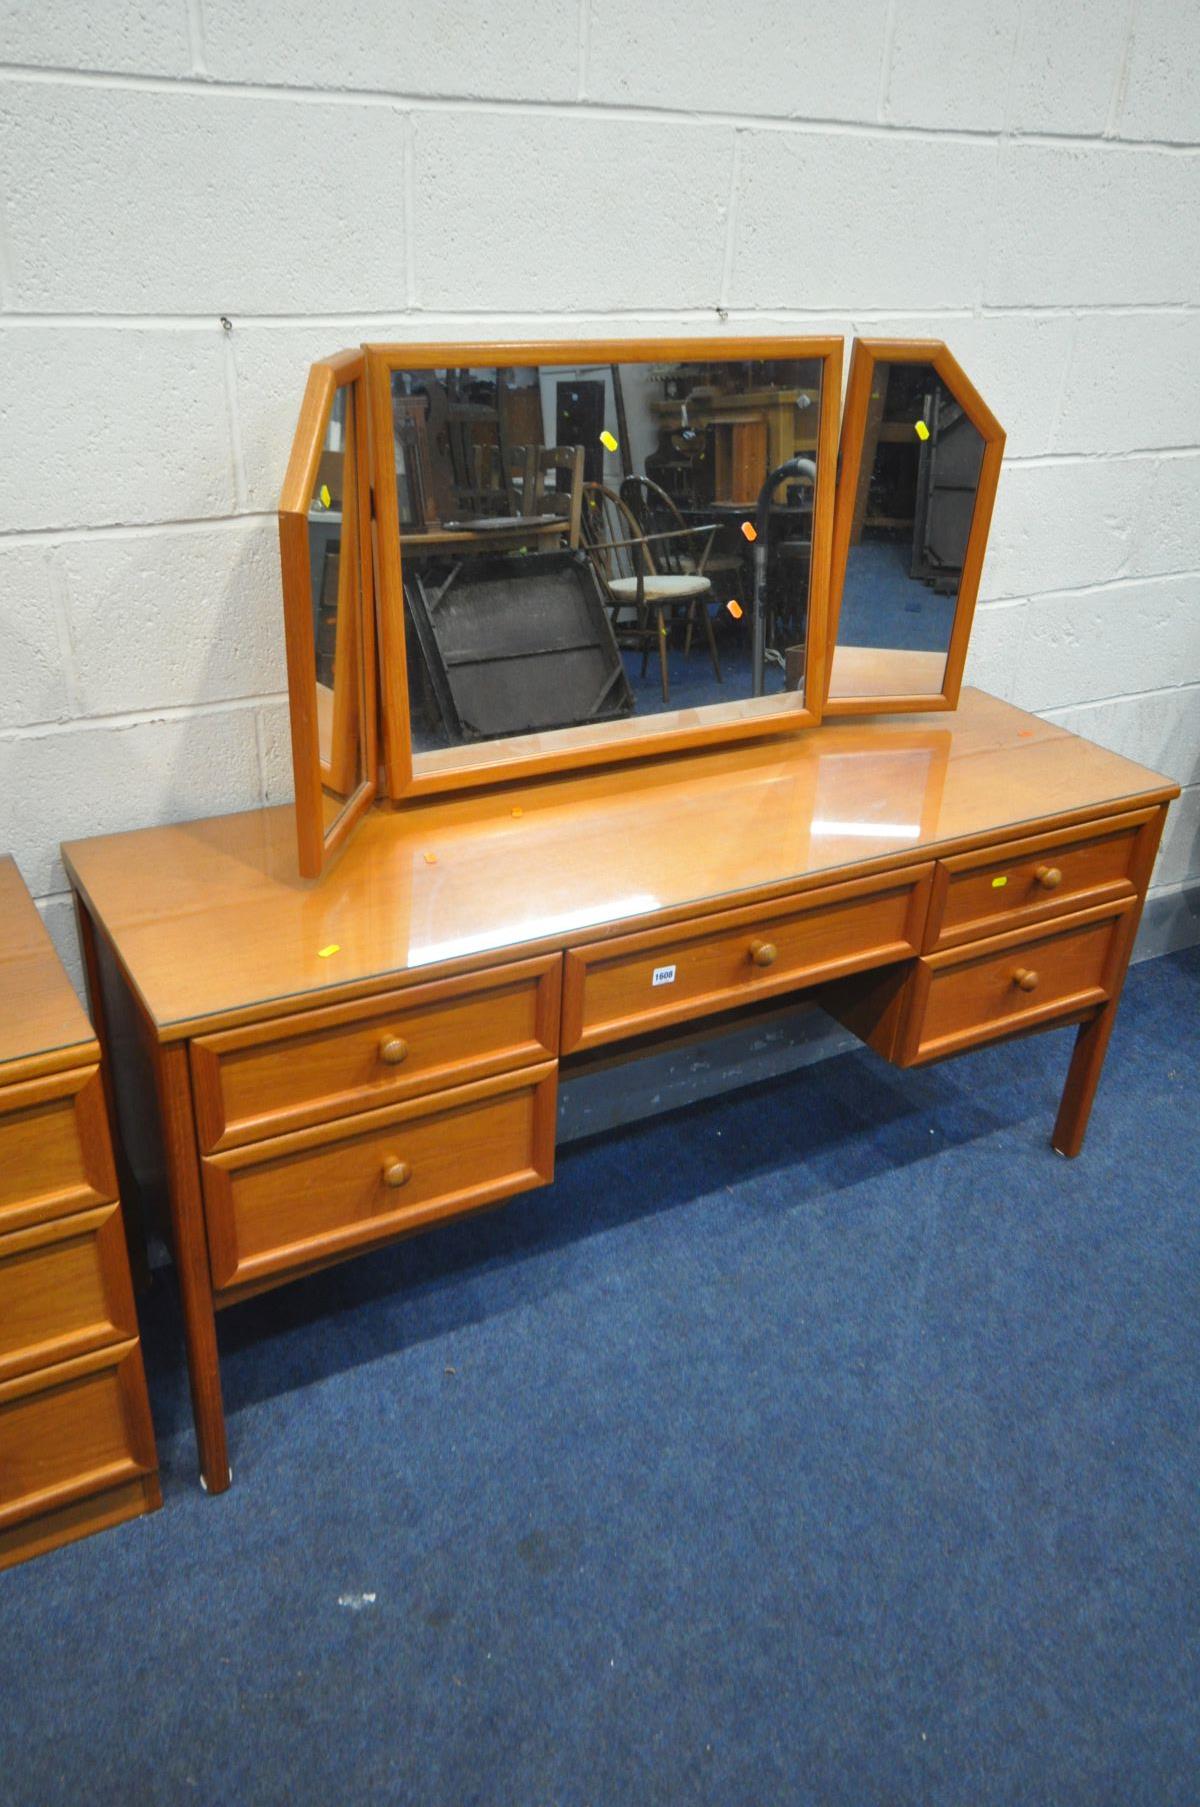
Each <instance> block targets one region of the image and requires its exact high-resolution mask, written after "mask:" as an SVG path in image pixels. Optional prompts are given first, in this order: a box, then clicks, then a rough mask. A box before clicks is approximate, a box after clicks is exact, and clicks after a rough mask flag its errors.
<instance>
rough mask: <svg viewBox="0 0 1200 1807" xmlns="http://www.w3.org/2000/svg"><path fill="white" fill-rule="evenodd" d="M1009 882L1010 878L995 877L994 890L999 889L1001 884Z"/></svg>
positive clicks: (993, 881)
mask: <svg viewBox="0 0 1200 1807" xmlns="http://www.w3.org/2000/svg"><path fill="white" fill-rule="evenodd" d="M1007 883H1008V880H1007V879H1006V878H994V879H993V880H992V890H993V891H999V890H1000V888H1001V886H1002V885H1006V884H1007Z"/></svg>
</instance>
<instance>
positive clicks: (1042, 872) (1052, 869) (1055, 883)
mask: <svg viewBox="0 0 1200 1807" xmlns="http://www.w3.org/2000/svg"><path fill="white" fill-rule="evenodd" d="M1034 877H1035V878H1036V879H1037V882H1038V884H1039V885H1040V886H1041V887H1042V889H1043V891H1057V890H1058V887H1059V886H1060V885H1061V884H1062V873H1061V872H1060V871H1059V869H1058V867H1057V866H1039V867H1038V869H1037V871H1036V872H1035V873H1034Z"/></svg>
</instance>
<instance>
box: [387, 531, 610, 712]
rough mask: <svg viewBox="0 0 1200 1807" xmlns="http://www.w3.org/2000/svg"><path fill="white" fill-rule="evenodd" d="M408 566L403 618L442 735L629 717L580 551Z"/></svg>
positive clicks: (605, 619)
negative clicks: (405, 616) (411, 633)
mask: <svg viewBox="0 0 1200 1807" xmlns="http://www.w3.org/2000/svg"><path fill="white" fill-rule="evenodd" d="M440 578H441V581H440V582H439V581H437V580H436V579H435V577H434V576H433V574H432V569H431V566H430V565H429V564H427V563H425V562H424V561H422V562H421V563H419V564H414V565H413V568H412V572H411V574H410V576H409V579H408V582H407V584H406V594H407V598H408V608H409V616H410V619H411V622H412V627H413V631H414V634H415V636H416V640H417V644H418V646H419V648H420V652H421V658H422V662H423V665H424V669H425V671H426V673H427V674H428V678H429V685H430V689H431V691H432V695H433V699H434V701H435V702H436V704H437V710H438V714H439V715H440V717H441V725H442V729H443V733H444V736H445V738H446V739H447V740H449V741H451V742H462V741H467V740H492V739H495V738H497V737H499V736H501V735H506V734H526V733H537V732H539V731H541V730H543V729H546V728H562V727H571V726H574V725H575V724H577V723H580V722H595V721H611V720H614V719H616V718H619V717H620V716H623V715H628V714H629V713H630V712H631V710H632V709H633V696H632V693H631V692H630V689H629V680H628V679H627V678H626V676H625V667H624V666H623V665H622V663H621V655H620V653H619V652H618V651H617V647H616V642H615V641H614V639H613V635H612V629H611V627H610V626H609V622H608V617H607V615H606V614H605V612H604V608H603V605H602V603H601V600H600V597H599V595H598V593H597V590H596V586H595V584H594V583H593V582H592V578H591V572H590V570H589V568H588V564H587V561H586V559H584V557H583V556H582V554H576V555H572V554H570V553H564V552H557V553H555V552H550V553H540V554H537V555H531V556H527V557H521V558H502V557H501V558H474V559H459V560H458V561H457V563H454V564H451V565H450V566H449V569H448V570H446V569H445V568H444V567H443V568H441V570H440Z"/></svg>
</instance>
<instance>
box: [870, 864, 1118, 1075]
mask: <svg viewBox="0 0 1200 1807" xmlns="http://www.w3.org/2000/svg"><path fill="white" fill-rule="evenodd" d="M1136 901H1137V900H1136V899H1135V898H1129V899H1128V900H1127V901H1126V902H1124V903H1118V904H1116V905H1100V906H1099V907H1097V908H1095V909H1092V910H1085V911H1082V912H1080V913H1079V914H1078V915H1076V916H1072V917H1069V918H1068V919H1067V920H1066V921H1065V922H1063V923H1056V924H1055V925H1054V928H1053V930H1051V931H1048V932H1047V933H1045V934H1040V935H1030V934H1028V932H1020V931H1018V932H1016V933H1010V934H1007V935H997V936H995V937H994V938H993V939H991V940H989V941H984V942H978V943H975V944H974V945H973V946H972V947H971V948H969V949H962V950H958V949H956V950H954V951H953V952H949V953H940V954H927V955H926V956H925V957H924V958H923V959H921V960H919V961H918V962H917V967H916V972H915V973H914V975H913V976H912V978H911V980H910V981H909V987H908V1009H907V1012H906V1017H907V1021H906V1025H905V1027H903V1028H902V1029H901V1031H900V1036H899V1049H898V1054H899V1058H900V1061H901V1064H902V1065H904V1066H909V1065H912V1064H914V1063H919V1062H921V1061H925V1060H936V1059H937V1058H938V1057H939V1056H941V1055H943V1054H954V1053H957V1052H959V1051H960V1050H961V1049H964V1048H969V1047H974V1046H976V1045H977V1044H979V1043H981V1042H986V1041H991V1040H993V1039H994V1038H995V1037H996V1036H1001V1035H1007V1034H1010V1033H1011V1032H1012V1031H1013V1030H1014V1029H1024V1028H1035V1027H1037V1026H1039V1025H1040V1024H1043V1023H1047V1022H1052V1021H1053V1020H1054V1019H1055V1018H1057V1017H1070V1016H1074V1015H1075V1014H1077V1013H1078V1012H1081V1011H1086V1010H1089V1009H1092V1008H1094V1007H1095V1006H1097V1005H1099V1004H1103V1003H1104V1002H1105V1000H1106V999H1107V998H1109V997H1111V996H1112V995H1113V993H1114V991H1115V988H1116V985H1117V982H1118V980H1119V975H1120V971H1121V964H1122V959H1123V956H1124V953H1125V944H1126V940H1127V937H1128V934H1129V931H1130V928H1131V925H1132V921H1133V913H1134V910H1135V907H1136Z"/></svg>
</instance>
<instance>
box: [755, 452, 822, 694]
mask: <svg viewBox="0 0 1200 1807" xmlns="http://www.w3.org/2000/svg"><path fill="white" fill-rule="evenodd" d="M785 478H792V479H796V478H798V479H800V481H801V482H804V483H811V484H812V485H813V488H814V489H815V488H816V482H817V467H816V465H815V464H814V463H813V460H812V459H811V458H789V459H788V461H787V463H786V464H781V465H779V466H778V467H777V468H776V469H775V470H773V471H772V472H771V474H770V476H769V477H768V478H767V480H766V482H765V483H764V484H763V486H762V488H761V489H760V490H759V492H758V501H757V503H756V504H755V508H754V530H755V535H756V538H755V541H754V602H753V606H752V610H751V624H752V627H753V634H752V638H751V646H752V649H753V650H752V659H753V673H754V687H753V694H754V695H755V696H761V695H762V694H763V690H764V688H765V684H766V666H767V532H768V527H769V510H770V507H771V497H772V496H773V495H774V494H775V491H776V490H777V489H778V487H779V485H780V484H781V483H782V482H783V481H784V480H785ZM771 657H772V658H773V659H774V660H776V661H778V663H779V664H781V665H782V664H783V663H784V661H783V656H782V654H781V653H778V652H775V651H774V650H773V649H772V652H771Z"/></svg>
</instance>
